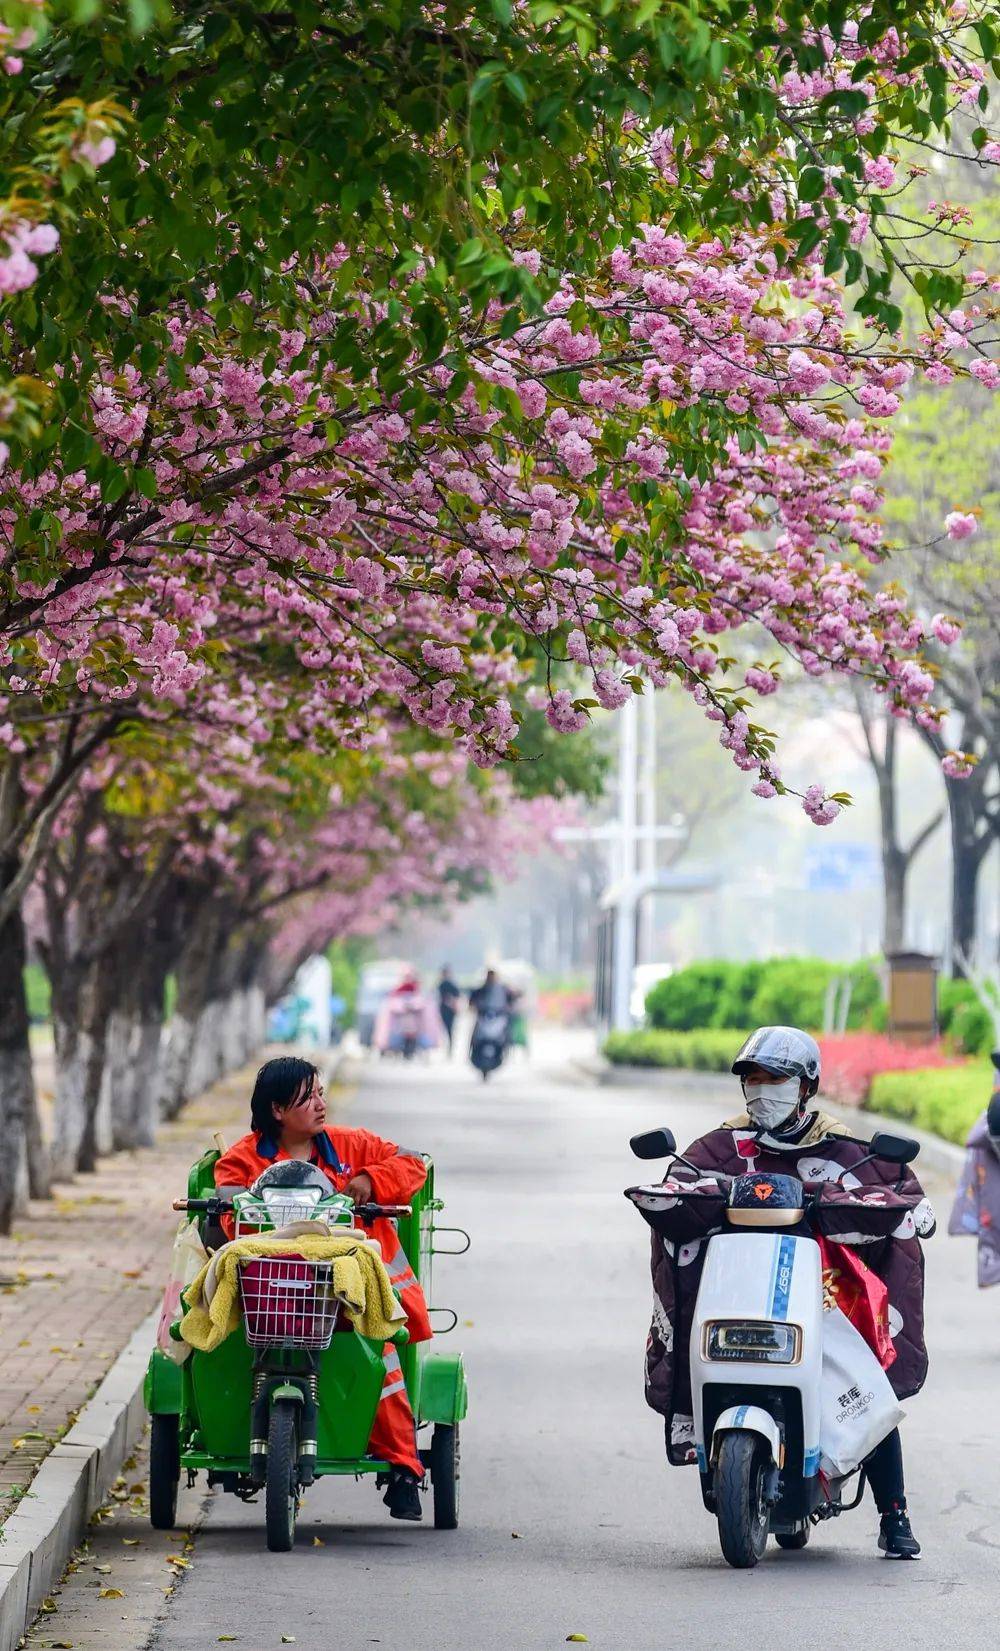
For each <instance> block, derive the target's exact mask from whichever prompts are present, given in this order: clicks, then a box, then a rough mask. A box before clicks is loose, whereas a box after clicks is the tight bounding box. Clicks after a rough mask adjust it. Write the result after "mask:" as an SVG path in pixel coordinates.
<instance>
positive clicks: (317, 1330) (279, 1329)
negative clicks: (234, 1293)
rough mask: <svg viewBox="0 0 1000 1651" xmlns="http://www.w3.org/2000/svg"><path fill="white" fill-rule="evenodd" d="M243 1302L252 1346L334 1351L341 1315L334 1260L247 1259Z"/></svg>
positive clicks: (242, 1273) (243, 1271)
mask: <svg viewBox="0 0 1000 1651" xmlns="http://www.w3.org/2000/svg"><path fill="white" fill-rule="evenodd" d="M240 1299H241V1301H242V1303H243V1327H244V1330H245V1332H246V1338H247V1342H248V1344H249V1345H250V1346H251V1347H312V1348H323V1347H329V1345H330V1339H331V1337H332V1336H333V1332H334V1329H335V1327H336V1324H337V1315H338V1313H339V1311H340V1303H339V1301H338V1300H337V1298H336V1296H335V1295H334V1293H333V1266H332V1264H331V1263H330V1262H329V1261H303V1260H301V1259H300V1258H299V1257H297V1256H284V1255H277V1256H271V1255H269V1256H257V1257H256V1258H255V1259H254V1260H253V1261H242V1262H240Z"/></svg>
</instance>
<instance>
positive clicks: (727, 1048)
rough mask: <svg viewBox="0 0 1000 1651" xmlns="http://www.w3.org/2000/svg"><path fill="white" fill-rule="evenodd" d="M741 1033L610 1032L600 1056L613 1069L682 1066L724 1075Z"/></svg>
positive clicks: (737, 1046) (740, 1039)
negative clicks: (613, 1067)
mask: <svg viewBox="0 0 1000 1651" xmlns="http://www.w3.org/2000/svg"><path fill="white" fill-rule="evenodd" d="M746 1036H747V1034H746V1033H745V1032H734V1031H732V1030H730V1029H728V1028H726V1029H715V1028H707V1029H705V1030H703V1031H699V1032H657V1031H655V1030H650V1029H648V1028H640V1030H639V1031H637V1032H610V1033H609V1034H608V1036H607V1038H606V1039H605V1042H604V1054H605V1057H606V1059H607V1060H609V1061H611V1062H612V1063H613V1065H615V1066H664V1067H667V1066H682V1067H688V1068H690V1069H692V1070H694V1071H696V1072H728V1071H729V1069H730V1067H731V1066H732V1064H733V1061H734V1060H735V1058H736V1052H737V1050H738V1049H739V1048H740V1045H741V1044H742V1043H743V1042H744V1041H745V1039H746Z"/></svg>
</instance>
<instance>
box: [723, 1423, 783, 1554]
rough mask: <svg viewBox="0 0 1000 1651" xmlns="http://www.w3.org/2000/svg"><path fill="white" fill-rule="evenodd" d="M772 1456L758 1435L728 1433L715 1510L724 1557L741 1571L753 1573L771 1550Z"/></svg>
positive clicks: (724, 1444)
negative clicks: (767, 1492) (767, 1489)
mask: <svg viewBox="0 0 1000 1651" xmlns="http://www.w3.org/2000/svg"><path fill="white" fill-rule="evenodd" d="M768 1461H769V1458H768V1453H767V1450H766V1448H765V1445H764V1442H763V1440H762V1439H760V1438H758V1436H757V1435H756V1434H755V1433H727V1434H725V1435H724V1436H723V1440H722V1444H721V1445H720V1447H719V1460H718V1464H717V1466H716V1469H715V1509H716V1514H717V1516H718V1521H719V1542H720V1544H721V1546H722V1553H723V1557H724V1558H725V1559H726V1561H727V1562H728V1563H729V1564H730V1565H733V1566H735V1567H736V1569H737V1570H740V1571H749V1570H752V1568H753V1566H754V1565H756V1563H757V1561H758V1560H759V1559H760V1557H761V1555H762V1554H763V1552H764V1549H765V1548H766V1546H767V1527H768V1522H769V1518H770V1515H769V1512H768V1509H767V1507H766V1506H765V1505H764V1476H765V1474H766V1472H767V1467H768Z"/></svg>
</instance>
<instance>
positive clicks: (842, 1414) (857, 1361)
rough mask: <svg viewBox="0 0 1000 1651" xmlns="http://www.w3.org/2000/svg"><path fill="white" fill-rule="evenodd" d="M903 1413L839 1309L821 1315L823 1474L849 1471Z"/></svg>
mask: <svg viewBox="0 0 1000 1651" xmlns="http://www.w3.org/2000/svg"><path fill="white" fill-rule="evenodd" d="M902 1417H903V1412H902V1410H901V1409H900V1406H899V1400H898V1399H897V1398H896V1395H895V1393H894V1392H893V1391H892V1387H891V1385H890V1382H889V1378H888V1376H887V1375H886V1373H885V1371H884V1370H883V1369H882V1366H881V1365H880V1364H879V1362H878V1359H877V1358H876V1357H875V1354H874V1353H873V1352H872V1350H871V1348H870V1347H869V1346H868V1343H867V1342H866V1341H865V1339H864V1337H863V1336H862V1335H860V1334H859V1332H858V1331H857V1330H855V1328H854V1326H853V1324H851V1322H850V1320H849V1319H847V1318H845V1316H844V1314H843V1313H842V1312H841V1311H840V1308H839V1307H833V1308H830V1309H829V1310H828V1311H827V1312H825V1313H824V1314H823V1374H822V1381H821V1391H820V1421H819V1448H820V1458H821V1460H820V1466H821V1467H822V1469H823V1472H824V1473H826V1474H829V1475H831V1476H837V1477H840V1476H841V1475H843V1474H845V1473H853V1472H854V1469H855V1468H856V1467H859V1466H860V1464H861V1463H862V1462H863V1461H864V1459H865V1457H866V1456H870V1455H871V1453H872V1451H873V1450H874V1449H875V1447H876V1445H880V1444H881V1443H882V1440H883V1439H884V1438H885V1437H886V1435H887V1434H889V1433H891V1432H892V1430H893V1428H894V1427H898V1425H899V1423H900V1421H901V1420H902Z"/></svg>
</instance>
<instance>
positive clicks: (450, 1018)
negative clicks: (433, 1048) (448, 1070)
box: [438, 1004, 455, 1055]
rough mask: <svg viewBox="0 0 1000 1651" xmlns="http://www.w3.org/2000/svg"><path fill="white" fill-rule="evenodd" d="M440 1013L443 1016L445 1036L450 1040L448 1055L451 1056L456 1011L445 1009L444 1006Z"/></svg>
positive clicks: (442, 1022) (442, 1023)
mask: <svg viewBox="0 0 1000 1651" xmlns="http://www.w3.org/2000/svg"><path fill="white" fill-rule="evenodd" d="M438 1013H439V1015H440V1016H441V1025H442V1026H443V1027H444V1035H445V1037H446V1038H447V1039H448V1053H449V1055H450V1054H451V1045H452V1038H453V1036H454V1032H455V1011H454V1009H448V1008H445V1006H444V1005H443V1004H442V1006H441V1007H440V1009H439V1010H438Z"/></svg>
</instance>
